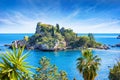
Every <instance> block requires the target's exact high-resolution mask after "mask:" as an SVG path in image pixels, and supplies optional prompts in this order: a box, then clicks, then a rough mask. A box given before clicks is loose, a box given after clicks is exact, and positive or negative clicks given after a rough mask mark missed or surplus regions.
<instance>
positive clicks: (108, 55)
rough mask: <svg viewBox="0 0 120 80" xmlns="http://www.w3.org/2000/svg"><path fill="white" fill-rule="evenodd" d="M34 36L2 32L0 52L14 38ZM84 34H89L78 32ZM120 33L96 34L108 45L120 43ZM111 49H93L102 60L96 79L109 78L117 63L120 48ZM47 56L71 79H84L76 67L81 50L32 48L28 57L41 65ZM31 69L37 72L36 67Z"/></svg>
mask: <svg viewBox="0 0 120 80" xmlns="http://www.w3.org/2000/svg"><path fill="white" fill-rule="evenodd" d="M26 35H28V36H32V34H0V49H1V51H0V53H3V52H5V50H6V49H7V48H6V47H4V44H10V43H11V42H12V41H14V40H21V39H23V38H24V36H26ZM78 35H79V36H84V35H87V34H78ZM118 35H119V34H94V36H95V39H96V40H97V41H98V42H101V43H102V44H106V45H115V44H117V43H120V39H117V38H116V37H117V36H118ZM110 48H111V49H109V50H93V54H94V55H98V56H99V57H100V58H101V59H102V61H101V66H100V69H99V71H98V76H97V77H96V79H95V80H109V79H108V75H109V68H112V67H113V65H114V64H115V63H116V59H118V58H120V48H116V47H115V48H112V47H110ZM43 56H46V57H48V58H49V59H50V61H51V63H52V64H55V65H56V66H57V67H58V70H64V71H66V72H67V75H68V78H69V80H73V78H76V79H77V80H83V78H82V75H81V74H80V73H79V71H78V70H77V69H76V63H77V61H76V59H77V58H78V57H80V56H81V53H80V50H71V51H58V52H43V51H39V50H31V51H30V54H29V57H28V58H27V59H26V61H27V62H29V64H30V65H32V66H34V67H38V66H39V60H40V58H41V57H43ZM31 71H33V72H35V70H34V69H32V70H31Z"/></svg>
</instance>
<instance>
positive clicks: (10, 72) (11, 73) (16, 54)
mask: <svg viewBox="0 0 120 80" xmlns="http://www.w3.org/2000/svg"><path fill="white" fill-rule="evenodd" d="M23 51H24V47H22V48H19V49H18V50H17V49H16V48H15V47H13V50H12V51H6V53H4V54H1V55H0V58H1V59H2V61H0V80H23V77H24V75H26V74H27V75H29V74H30V73H31V72H30V71H29V68H31V66H29V65H28V63H27V62H25V61H24V60H25V59H26V58H27V56H28V54H24V55H23Z"/></svg>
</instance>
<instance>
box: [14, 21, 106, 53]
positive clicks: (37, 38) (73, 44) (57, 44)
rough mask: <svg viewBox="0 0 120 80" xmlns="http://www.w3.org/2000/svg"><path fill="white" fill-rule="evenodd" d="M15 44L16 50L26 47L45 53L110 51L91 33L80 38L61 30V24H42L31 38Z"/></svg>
mask: <svg viewBox="0 0 120 80" xmlns="http://www.w3.org/2000/svg"><path fill="white" fill-rule="evenodd" d="M13 44H14V45H16V48H17V47H18V46H21V47H22V46H23V45H25V47H26V48H27V49H39V50H43V51H55V50H65V49H80V48H98V49H108V47H107V46H104V45H102V44H101V43H98V42H96V41H95V38H94V36H93V34H91V33H89V34H88V36H78V35H77V34H76V33H75V32H73V30H72V29H65V28H64V27H62V28H60V26H59V24H56V26H53V25H49V24H43V23H41V22H39V23H38V24H37V27H36V32H35V34H33V35H32V36H31V37H28V36H25V37H24V39H23V40H18V41H14V42H13Z"/></svg>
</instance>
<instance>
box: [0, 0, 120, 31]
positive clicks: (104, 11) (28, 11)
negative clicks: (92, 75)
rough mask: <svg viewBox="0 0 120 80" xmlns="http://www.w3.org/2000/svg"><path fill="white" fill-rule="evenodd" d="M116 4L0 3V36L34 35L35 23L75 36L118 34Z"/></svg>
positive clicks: (114, 0) (84, 0) (76, 0)
mask: <svg viewBox="0 0 120 80" xmlns="http://www.w3.org/2000/svg"><path fill="white" fill-rule="evenodd" d="M119 2H120V1H119V0H109V1H107V0H101V1H99V0H56V1H54V0H44V1H43V0H11V1H9V0H1V2H0V6H1V7H0V12H1V13H0V33H34V32H35V28H36V24H37V22H43V23H46V24H52V25H55V24H56V23H58V24H60V26H61V27H65V28H72V29H73V30H74V31H75V32H77V33H89V32H91V33H119V32H120V15H119V12H120V6H119V5H120V3H119Z"/></svg>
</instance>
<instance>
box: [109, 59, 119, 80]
mask: <svg viewBox="0 0 120 80" xmlns="http://www.w3.org/2000/svg"><path fill="white" fill-rule="evenodd" d="M109 80H120V61H118V62H117V64H115V65H114V67H113V68H112V69H110V72H109Z"/></svg>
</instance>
